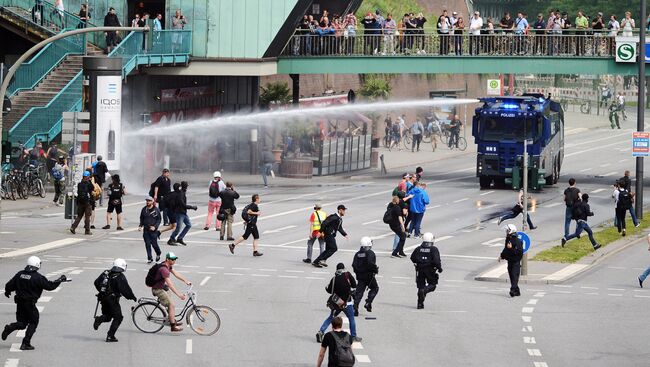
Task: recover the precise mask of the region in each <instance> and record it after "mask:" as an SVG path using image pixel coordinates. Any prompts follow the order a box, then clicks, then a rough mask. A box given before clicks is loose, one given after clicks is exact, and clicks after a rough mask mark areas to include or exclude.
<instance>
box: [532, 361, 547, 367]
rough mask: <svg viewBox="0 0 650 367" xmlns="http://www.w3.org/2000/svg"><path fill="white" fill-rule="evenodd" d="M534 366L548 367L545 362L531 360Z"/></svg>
mask: <svg viewBox="0 0 650 367" xmlns="http://www.w3.org/2000/svg"><path fill="white" fill-rule="evenodd" d="M533 366H534V367H548V364H546V362H533Z"/></svg>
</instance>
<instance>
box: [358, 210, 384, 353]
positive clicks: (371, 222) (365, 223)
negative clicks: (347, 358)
mask: <svg viewBox="0 0 650 367" xmlns="http://www.w3.org/2000/svg"><path fill="white" fill-rule="evenodd" d="M377 222H381V219H377V220H371V221H370V222H364V223H361V225H362V226H367V225H368V224H373V223H377ZM353 348H354V347H353Z"/></svg>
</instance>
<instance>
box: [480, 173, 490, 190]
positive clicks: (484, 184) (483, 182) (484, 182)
mask: <svg viewBox="0 0 650 367" xmlns="http://www.w3.org/2000/svg"><path fill="white" fill-rule="evenodd" d="M478 182H479V185H480V186H481V189H489V188H490V183H491V182H492V179H491V178H490V177H488V176H480V177H479V178H478Z"/></svg>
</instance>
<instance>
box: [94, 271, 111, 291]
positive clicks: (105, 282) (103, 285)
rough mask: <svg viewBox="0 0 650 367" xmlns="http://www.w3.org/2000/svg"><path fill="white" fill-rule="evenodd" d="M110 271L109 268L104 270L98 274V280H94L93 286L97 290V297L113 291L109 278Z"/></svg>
mask: <svg viewBox="0 0 650 367" xmlns="http://www.w3.org/2000/svg"><path fill="white" fill-rule="evenodd" d="M109 274H110V271H109V270H104V272H103V273H102V274H101V275H100V276H99V282H95V288H96V289H97V291H98V292H99V293H98V294H97V297H99V298H104V297H106V296H107V295H109V294H111V293H113V289H112V288H111V281H110V280H111V278H110V275H109Z"/></svg>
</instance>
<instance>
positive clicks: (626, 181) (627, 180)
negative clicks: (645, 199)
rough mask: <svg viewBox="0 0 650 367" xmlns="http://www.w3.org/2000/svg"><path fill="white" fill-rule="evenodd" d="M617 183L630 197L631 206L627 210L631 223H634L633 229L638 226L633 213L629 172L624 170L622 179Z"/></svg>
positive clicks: (637, 220)
mask: <svg viewBox="0 0 650 367" xmlns="http://www.w3.org/2000/svg"><path fill="white" fill-rule="evenodd" d="M618 181H619V182H621V184H622V185H623V188H625V190H627V192H629V193H630V195H632V205H630V209H629V210H628V211H629V212H630V217H632V223H634V226H635V227H638V226H639V219H638V218H637V217H636V213H635V211H634V193H633V192H632V180H631V179H630V171H628V170H626V171H625V172H624V173H623V177H621V178H619V179H618Z"/></svg>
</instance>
